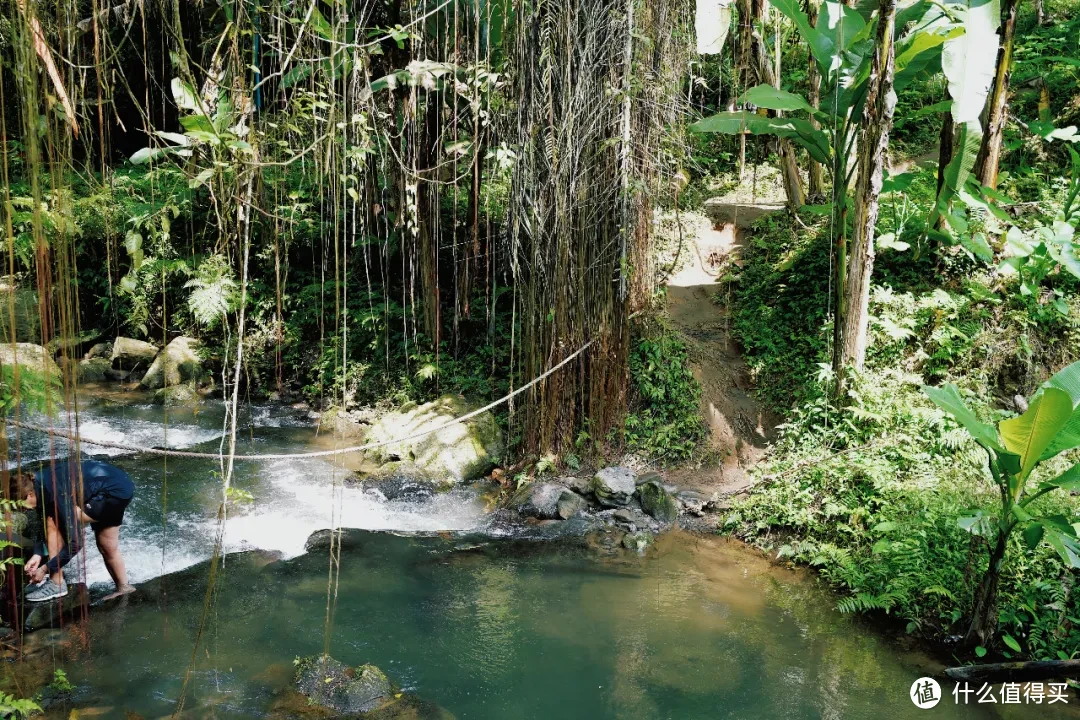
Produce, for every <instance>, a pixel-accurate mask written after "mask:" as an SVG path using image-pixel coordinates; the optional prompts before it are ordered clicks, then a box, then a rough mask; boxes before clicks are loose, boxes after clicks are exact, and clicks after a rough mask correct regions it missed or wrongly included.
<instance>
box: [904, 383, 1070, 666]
mask: <svg viewBox="0 0 1080 720" xmlns="http://www.w3.org/2000/svg"><path fill="white" fill-rule="evenodd" d="M923 392H925V393H926V395H927V397H929V398H930V399H931V400H932V401H933V402H934V403H935V404H936V405H938V407H940V408H941V409H943V410H945V411H946V412H947V413H949V414H950V415H951V416H952V417H953V418H955V419H956V421H957V422H958V423H959V424H960V425H961V426H963V427H964V429H966V430H967V432H968V433H969V434H970V435H971V437H972V438H974V440H975V441H976V442H977V443H978V444H979V445H980V446H981V447H982V448H983V449H984V450H985V451H986V456H987V466H988V468H989V471H990V475H991V477H992V478H993V480H994V483H995V485H997V487H998V489H999V490H1000V492H1001V510H1000V513H999V514H997V515H991V514H987V513H984V512H982V511H978V512H975V513H974V514H971V515H968V516H966V517H962V518H960V519H959V523H960V526H961V527H963V528H964V529H966V530H968V531H969V532H971V533H973V534H975V535H977V536H980V537H983V538H986V540H987V541H988V543H989V544H990V547H991V550H990V561H989V565H988V566H987V569H986V573H985V574H984V575H983V577H982V580H981V581H980V582H979V586H978V589H977V590H976V593H975V599H974V609H973V611H972V617H971V625H970V626H969V627H968V631H967V634H966V641H967V642H968V643H970V644H972V645H974V644H980V645H987V644H988V643H989V641H990V640H991V639H992V638H993V637H994V635H995V633H996V631H997V622H998V613H997V592H998V582H999V578H1000V576H1001V568H1002V564H1003V563H1004V561H1005V554H1006V550H1007V548H1008V542H1009V537H1010V535H1012V532H1013V531H1014V530H1016V529H1017V528H1020V530H1021V532H1022V533H1023V538H1024V542H1025V543H1026V544H1027V547H1028V548H1031V549H1034V548H1036V547H1037V546H1038V545H1039V543H1041V542H1043V541H1044V540H1045V541H1046V542H1047V543H1049V544H1050V545H1051V546H1052V547H1053V548H1054V550H1056V551H1057V554H1058V555H1059V556H1060V557H1061V559H1062V561H1063V562H1064V563H1065V564H1066V565H1068V566H1069V567H1071V568H1080V539H1078V538H1077V525H1078V523H1076V522H1075V519H1073V518H1068V517H1065V516H1064V515H1060V514H1054V515H1042V514H1040V513H1039V512H1038V510H1037V508H1036V507H1035V506H1034V505H1033V503H1034V502H1035V500H1037V499H1038V498H1040V497H1042V496H1043V495H1046V494H1047V493H1050V492H1053V491H1054V490H1058V489H1063V490H1066V491H1071V490H1078V489H1080V463H1078V464H1076V465H1073V466H1072V467H1070V468H1069V469H1068V470H1066V471H1065V472H1063V473H1061V474H1059V475H1057V476H1055V477H1052V478H1049V479H1042V478H1039V480H1040V482H1039V483H1038V484H1037V485H1034V486H1033V485H1032V483H1031V482H1030V480H1031V477H1032V474H1033V473H1034V474H1036V476H1038V474H1039V473H1037V472H1036V471H1037V470H1039V469H1040V468H1041V467H1042V464H1043V463H1044V462H1046V461H1047V460H1050V459H1051V458H1054V457H1056V456H1057V455H1060V454H1061V453H1063V452H1066V451H1068V450H1072V449H1074V448H1076V447H1080V411H1078V409H1077V406H1078V405H1080V362H1077V363H1073V364H1072V365H1069V366H1068V367H1066V368H1064V369H1063V370H1061V371H1060V372H1058V373H1057V374H1055V375H1054V376H1053V377H1051V378H1050V379H1049V380H1047V381H1046V382H1045V383H1044V384H1043V385H1042V386H1041V387H1040V388H1039V389H1038V390H1037V391H1036V392H1035V394H1034V395H1033V396H1032V397H1031V399H1030V400H1029V402H1028V406H1027V410H1026V411H1024V413H1023V414H1021V415H1019V416H1017V417H1013V418H1009V419H1007V420H1002V421H1000V422H998V423H997V425H996V426H995V425H992V424H990V423H986V422H983V421H981V420H980V419H979V418H978V417H977V416H976V415H975V413H974V412H973V411H972V410H971V409H970V408H969V407H968V406H967V405H966V404H965V403H964V400H963V398H962V397H961V395H960V391H959V390H958V389H957V387H956V386H955V385H953V384H951V383H950V384H948V385H945V386H944V387H941V388H934V387H924V388H923Z"/></svg>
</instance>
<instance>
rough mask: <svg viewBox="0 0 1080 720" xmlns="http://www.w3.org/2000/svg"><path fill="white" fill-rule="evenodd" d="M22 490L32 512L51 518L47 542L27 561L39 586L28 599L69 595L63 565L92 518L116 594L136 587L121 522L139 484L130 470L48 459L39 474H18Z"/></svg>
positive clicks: (78, 545)
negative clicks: (127, 565) (122, 543)
mask: <svg viewBox="0 0 1080 720" xmlns="http://www.w3.org/2000/svg"><path fill="white" fill-rule="evenodd" d="M16 490H17V496H18V497H19V498H21V499H23V500H24V501H25V502H26V506H27V507H28V508H29V509H30V510H31V511H36V512H38V513H40V514H42V515H44V518H45V542H44V543H42V542H38V543H37V544H36V545H35V547H34V552H33V555H31V557H30V559H29V560H27V561H26V564H25V565H24V568H25V570H26V574H27V575H28V576H29V577H30V580H31V582H32V583H34V584H35V585H36V587H32V588H29V589H28V590H27V592H26V600H27V602H45V601H47V600H55V599H57V598H61V597H64V596H65V595H67V592H68V588H67V583H65V582H64V575H63V570H62V569H63V567H64V566H65V565H66V564H67V563H68V561H70V560H71V558H73V557H75V555H77V554H78V553H79V551H80V550H81V549H82V544H83V533H82V527H83V524H86V523H89V524H90V527H91V528H92V529H93V531H94V538H95V539H96V540H97V547H98V550H99V551H100V552H101V557H102V558H103V559H104V560H105V568H106V569H107V570H108V571H109V575H110V576H111V577H112V579H113V582H114V583H116V592H115V593H114V594H113V595H111V596H110V597H114V596H115V595H121V594H124V593H128V592H131V591H132V590H134V588H133V587H131V585H129V584H128V580H127V570H126V568H125V566H124V556H123V555H122V554H121V553H120V526H121V525H122V524H123V522H124V511H125V510H126V509H127V506H128V503H130V502H131V499H132V498H133V497H134V496H135V484H134V483H133V482H132V481H131V478H129V477H128V475H127V473H126V472H124V471H123V470H121V469H120V468H118V467H116V466H115V465H110V464H108V463H104V462H100V461H97V460H84V461H82V462H81V463H80V462H75V461H72V460H63V461H57V462H55V463H47V464H46V465H44V466H43V467H42V469H41V470H40V471H38V472H36V473H33V474H30V473H18V475H17V476H16ZM80 502H81V503H82V505H81V506H80V504H79V503H80ZM46 557H48V561H47V562H46V561H45V558H46Z"/></svg>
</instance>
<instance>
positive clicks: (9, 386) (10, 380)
mask: <svg viewBox="0 0 1080 720" xmlns="http://www.w3.org/2000/svg"><path fill="white" fill-rule="evenodd" d="M16 377H17V378H18V379H17V380H16ZM60 391H61V387H60V378H59V377H50V376H47V375H45V374H44V373H42V372H41V371H39V370H36V369H35V368H33V367H29V366H27V365H19V367H18V369H17V370H16V368H15V367H14V366H13V365H2V366H0V412H2V413H3V414H4V415H5V416H6V415H9V414H10V413H11V412H12V411H13V410H14V409H15V408H16V407H18V406H20V405H22V406H23V407H26V408H29V409H31V410H34V411H36V412H39V413H49V412H52V411H53V410H54V409H55V408H57V407H59V406H60V403H61V396H60Z"/></svg>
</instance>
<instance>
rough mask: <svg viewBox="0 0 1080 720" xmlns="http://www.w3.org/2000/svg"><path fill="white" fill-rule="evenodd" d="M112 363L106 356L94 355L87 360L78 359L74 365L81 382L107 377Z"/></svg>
mask: <svg viewBox="0 0 1080 720" xmlns="http://www.w3.org/2000/svg"><path fill="white" fill-rule="evenodd" d="M111 368H112V365H111V364H110V363H109V360H108V358H102V357H95V358H90V359H89V360H80V361H79V362H78V364H76V365H75V373H76V377H77V378H78V379H79V382H81V383H96V382H102V381H104V380H105V379H106V378H108V376H109V375H108V373H109V370H110V369H111Z"/></svg>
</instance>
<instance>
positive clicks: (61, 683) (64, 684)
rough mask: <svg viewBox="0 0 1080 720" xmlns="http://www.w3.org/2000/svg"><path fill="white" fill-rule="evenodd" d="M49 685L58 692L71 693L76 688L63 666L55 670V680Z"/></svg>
mask: <svg viewBox="0 0 1080 720" xmlns="http://www.w3.org/2000/svg"><path fill="white" fill-rule="evenodd" d="M49 687H51V688H52V689H53V690H55V691H56V692H58V693H69V692H71V691H72V690H74V689H75V686H74V685H72V684H71V681H70V680H68V676H67V673H66V672H64V669H63V668H56V669H55V670H53V680H52V682H51V683H49Z"/></svg>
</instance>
